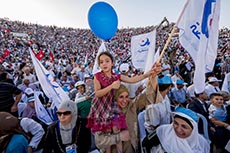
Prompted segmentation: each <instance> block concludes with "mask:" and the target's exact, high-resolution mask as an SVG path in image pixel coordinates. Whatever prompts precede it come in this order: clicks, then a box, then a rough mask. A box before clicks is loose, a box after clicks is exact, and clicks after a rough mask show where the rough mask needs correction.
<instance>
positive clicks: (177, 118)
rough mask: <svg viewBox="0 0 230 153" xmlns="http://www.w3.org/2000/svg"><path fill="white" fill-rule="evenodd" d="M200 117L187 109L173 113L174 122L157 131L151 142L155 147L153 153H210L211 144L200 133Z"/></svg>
mask: <svg viewBox="0 0 230 153" xmlns="http://www.w3.org/2000/svg"><path fill="white" fill-rule="evenodd" d="M197 121H198V117H197V115H196V113H195V112H193V111H192V110H190V109H186V108H181V107H179V108H177V109H176V111H175V112H173V122H172V123H171V124H165V125H161V126H159V127H158V128H157V129H156V133H155V135H153V138H152V139H151V142H152V143H153V144H154V146H155V147H153V148H152V149H151V153H161V152H162V153H163V152H170V153H185V152H186V153H209V152H210V144H209V142H208V140H207V139H205V138H204V137H203V136H202V135H200V134H199V133H198V127H197Z"/></svg>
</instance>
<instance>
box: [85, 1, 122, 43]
mask: <svg viewBox="0 0 230 153" xmlns="http://www.w3.org/2000/svg"><path fill="white" fill-rule="evenodd" d="M88 23H89V26H90V28H91V30H92V31H93V33H94V34H95V35H96V36H97V37H99V38H101V39H103V40H106V41H107V40H109V39H111V38H112V37H113V36H114V35H115V33H116V31H117V25H118V18H117V14H116V12H115V10H114V9H113V7H112V6H111V5H109V4H108V3H105V2H96V3H95V4H93V5H92V6H91V8H90V9H89V12H88Z"/></svg>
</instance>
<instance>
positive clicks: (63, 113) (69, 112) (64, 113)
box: [57, 111, 71, 116]
mask: <svg viewBox="0 0 230 153" xmlns="http://www.w3.org/2000/svg"><path fill="white" fill-rule="evenodd" d="M70 114H71V111H66V112H57V115H58V116H61V115H64V116H66V115H70Z"/></svg>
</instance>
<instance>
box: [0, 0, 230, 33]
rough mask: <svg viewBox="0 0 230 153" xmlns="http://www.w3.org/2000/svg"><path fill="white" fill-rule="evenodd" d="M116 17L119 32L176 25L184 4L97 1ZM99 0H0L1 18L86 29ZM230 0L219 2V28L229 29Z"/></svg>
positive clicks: (158, 0)
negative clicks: (128, 28)
mask: <svg viewBox="0 0 230 153" xmlns="http://www.w3.org/2000/svg"><path fill="white" fill-rule="evenodd" d="M100 1H104V2H107V3H109V4H110V5H111V6H112V7H113V8H114V10H115V11H116V13H117V16H118V28H127V27H146V26H152V25H158V24H159V23H160V22H161V21H162V19H163V18H164V17H165V16H166V17H167V19H168V20H169V22H176V21H177V19H178V17H179V15H180V13H181V11H182V9H183V6H184V4H185V2H186V0H100ZM96 2H98V0H1V9H0V18H5V17H6V18H9V19H10V20H13V21H14V20H17V21H23V22H25V23H37V24H41V25H56V26H58V27H72V28H84V29H89V28H90V27H89V25H88V11H89V9H90V7H91V6H92V5H93V4H94V3H96ZM229 6H230V0H221V13H220V24H219V25H220V26H219V27H220V28H222V27H228V28H230V18H229V17H228V16H227V14H229V12H228V13H227V11H229V10H228V9H229Z"/></svg>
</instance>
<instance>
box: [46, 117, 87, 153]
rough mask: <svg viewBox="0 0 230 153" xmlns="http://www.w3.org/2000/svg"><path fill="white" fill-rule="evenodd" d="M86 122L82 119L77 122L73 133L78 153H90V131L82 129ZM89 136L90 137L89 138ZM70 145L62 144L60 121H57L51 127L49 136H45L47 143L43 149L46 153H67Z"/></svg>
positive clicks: (48, 130) (73, 142) (73, 141)
mask: <svg viewBox="0 0 230 153" xmlns="http://www.w3.org/2000/svg"><path fill="white" fill-rule="evenodd" d="M82 124H86V123H84V121H82V120H81V119H78V120H77V123H76V126H75V127H74V129H73V131H72V143H71V144H76V145H77V152H78V153H88V151H89V149H90V145H91V140H90V139H89V138H90V137H89V136H90V134H91V133H90V129H85V128H81V127H82ZM88 135H89V136H88ZM86 136H87V137H86ZM67 146H68V145H64V144H63V143H62V139H61V134H60V129H59V121H56V122H54V123H52V124H51V125H49V127H48V129H47V134H46V136H45V142H44V147H43V152H44V153H52V152H55V153H65V152H66V151H65V148H66V147H67Z"/></svg>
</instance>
